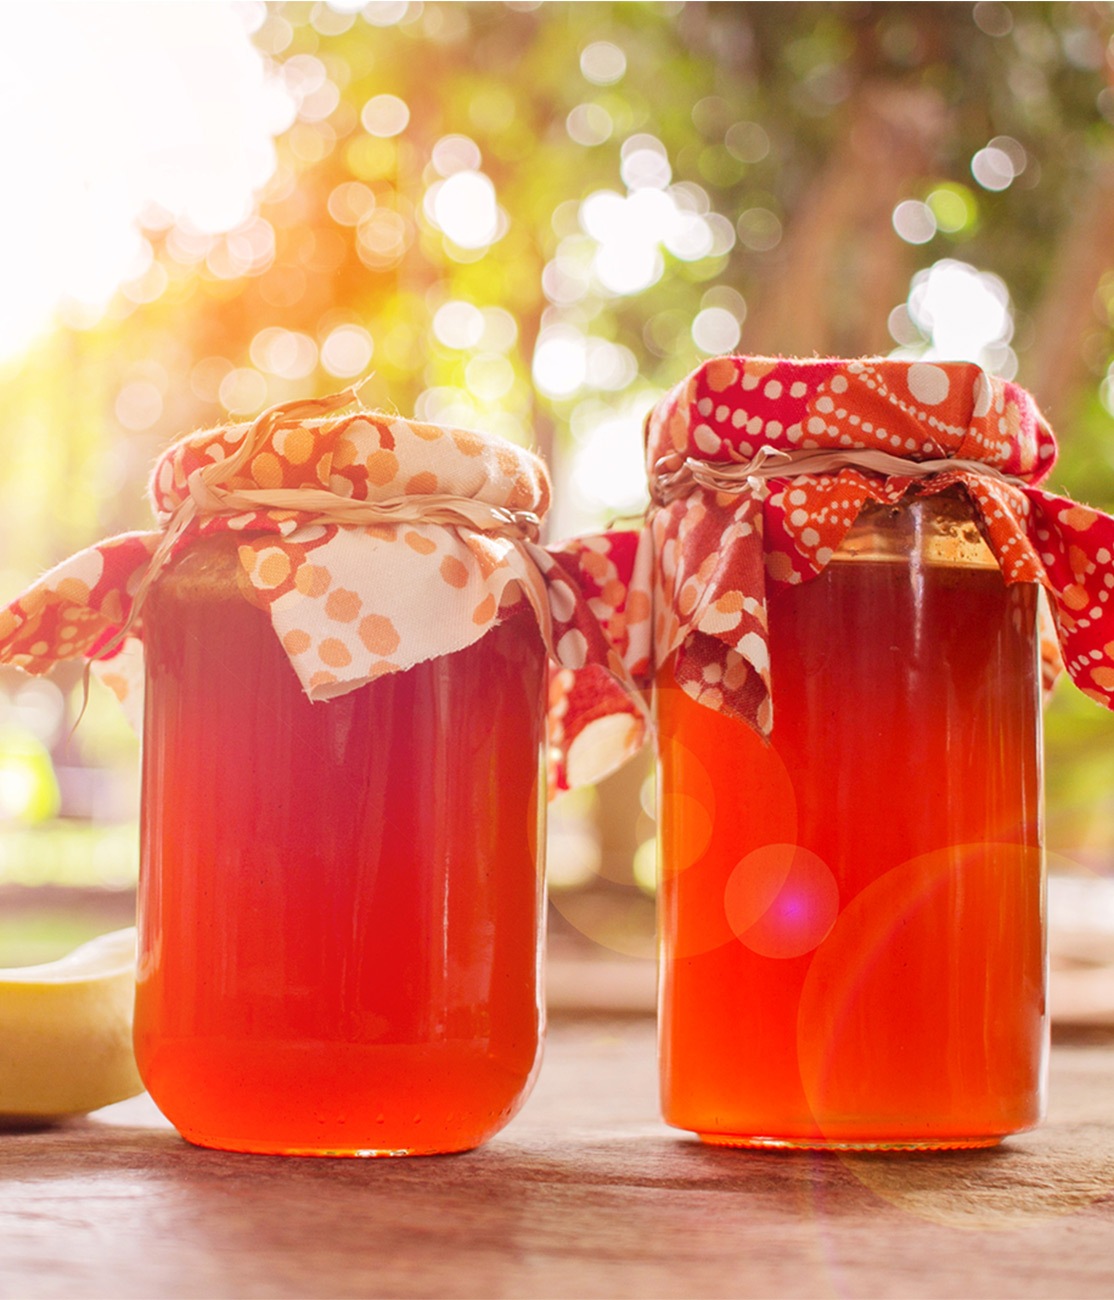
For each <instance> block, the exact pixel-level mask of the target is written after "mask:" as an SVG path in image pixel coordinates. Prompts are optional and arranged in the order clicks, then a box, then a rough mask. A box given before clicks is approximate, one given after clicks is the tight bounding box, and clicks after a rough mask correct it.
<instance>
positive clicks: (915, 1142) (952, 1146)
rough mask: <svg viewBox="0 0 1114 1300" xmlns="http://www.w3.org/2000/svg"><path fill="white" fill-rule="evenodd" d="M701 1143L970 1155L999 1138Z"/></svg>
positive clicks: (742, 1138)
mask: <svg viewBox="0 0 1114 1300" xmlns="http://www.w3.org/2000/svg"><path fill="white" fill-rule="evenodd" d="M698 1136H699V1138H700V1140H701V1142H706V1143H707V1144H708V1145H709V1146H716V1147H746V1148H749V1149H750V1150H752V1151H973V1150H981V1149H984V1148H986V1147H996V1146H998V1145H999V1144H1000V1143H1001V1141H1002V1138H1001V1136H992V1137H938V1138H935V1137H933V1138H891V1139H885V1138H823V1137H801V1138H794V1137H763V1136H760V1135H758V1134H738V1133H700V1134H698Z"/></svg>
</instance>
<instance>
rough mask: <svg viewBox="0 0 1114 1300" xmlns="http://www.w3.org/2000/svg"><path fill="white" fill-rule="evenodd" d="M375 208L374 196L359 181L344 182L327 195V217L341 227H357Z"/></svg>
mask: <svg viewBox="0 0 1114 1300" xmlns="http://www.w3.org/2000/svg"><path fill="white" fill-rule="evenodd" d="M374 207H375V195H374V194H373V193H372V192H371V190H370V189H369V188H368V187H367V186H366V185H363V184H361V183H360V182H359V181H345V182H344V183H343V184H341V185H338V186H337V187H336V188H335V189H334V190H333V192H332V193H331V194H330V195H329V216H331V217H332V219H333V220H334V221H335V222H337V223H338V225H341V226H358V225H359V224H360V222H361V221H362V220H363V219H364V218H365V217H366V216H367V214H368V213H369V212H370V211H371V210H372V208H374Z"/></svg>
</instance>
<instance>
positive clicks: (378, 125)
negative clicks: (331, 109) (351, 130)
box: [360, 95, 410, 139]
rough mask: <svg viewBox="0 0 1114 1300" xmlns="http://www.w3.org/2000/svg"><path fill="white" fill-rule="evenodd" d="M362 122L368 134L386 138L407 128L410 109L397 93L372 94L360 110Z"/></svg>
mask: <svg viewBox="0 0 1114 1300" xmlns="http://www.w3.org/2000/svg"><path fill="white" fill-rule="evenodd" d="M360 122H361V123H362V124H363V128H364V130H365V131H366V132H367V133H368V135H375V136H379V137H380V138H382V139H386V138H387V137H389V136H392V135H400V134H401V133H402V132H403V131H405V130H406V128H407V126H408V125H409V123H410V109H409V107H408V106H407V104H406V101H405V100H403V99H399V97H398V96H397V95H372V97H371V98H370V99H369V100H368V101H367V103H366V104H365V105H364V106H363V108H362V109H361V110H360Z"/></svg>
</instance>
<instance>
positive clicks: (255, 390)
mask: <svg viewBox="0 0 1114 1300" xmlns="http://www.w3.org/2000/svg"><path fill="white" fill-rule="evenodd" d="M217 396H218V398H219V400H220V404H221V405H222V406H223V407H224V409H225V410H226V411H228V412H230V413H231V414H232V415H250V414H252V413H253V412H254V411H258V410H259V409H260V408H261V407H262V406H263V405H264V404H265V403H266V401H267V381H266V380H265V379H264V378H263V376H262V375H261V374H260V373H259V371H258V370H252V369H251V368H250V367H248V366H240V367H238V368H237V369H235V370H230V371H229V372H228V374H227V375H225V377H224V378H223V379H222V380H221V384H220V389H219V391H218V394H217Z"/></svg>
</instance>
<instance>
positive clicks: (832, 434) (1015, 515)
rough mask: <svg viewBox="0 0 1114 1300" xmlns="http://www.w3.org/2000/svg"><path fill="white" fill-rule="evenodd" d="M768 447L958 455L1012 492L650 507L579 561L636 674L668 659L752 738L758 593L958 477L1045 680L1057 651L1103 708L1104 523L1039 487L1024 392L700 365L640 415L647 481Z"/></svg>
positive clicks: (990, 381) (1108, 563)
mask: <svg viewBox="0 0 1114 1300" xmlns="http://www.w3.org/2000/svg"><path fill="white" fill-rule="evenodd" d="M767 446H768V447H773V448H777V449H780V450H784V451H793V450H800V449H820V448H825V449H827V448H866V449H875V450H881V451H885V452H888V453H890V454H891V455H895V456H900V457H903V458H905V459H911V460H937V459H944V458H962V459H965V460H974V461H982V462H984V463H985V464H987V465H989V466H993V467H994V468H996V469H998V470H1000V471H1001V472H1002V473H1003V474H1006V475H1009V476H1010V477H1011V478H1014V479H1017V480H1020V482H1019V483H1012V482H1006V481H1004V480H1002V479H994V478H990V477H987V476H985V475H980V474H978V473H974V472H971V471H969V470H965V469H956V470H955V471H950V472H947V473H940V474H935V475H932V476H931V477H928V478H916V477H898V476H894V477H883V476H880V475H877V474H873V473H868V472H865V471H860V470H857V469H843V470H841V471H840V472H838V473H832V474H820V475H813V476H806V475H798V476H795V477H790V476H787V477H785V478H772V479H767V480H765V481H762V482H759V483H757V484H756V486H755V488H754V490H752V491H747V492H743V493H741V494H734V493H731V494H728V493H719V492H715V491H713V490H710V489H706V488H703V487H694V488H693V490H692V491H691V492H690V493H688V494H687V495H686V496H683V497H680V498H678V499H676V500H674V501H672V502H671V503H670V504H668V505H665V506H663V507H661V508H657V509H655V510H654V511H653V512H652V514H651V518H650V521H649V524H648V526H647V527H646V528H645V529H643V530H642V532H641V534H639V535H635V534H621V535H613V536H612V538H611V539H610V541H609V540H608V539H607V538H604V539H595V540H594V541H593V543H592V546H593V547H594V549H593V550H592V551H591V552H590V553H589V554H588V555H587V556H585V555H584V554H580V564H579V568H580V570H581V572H580V578H579V580H580V582H581V585H582V589H583V590H585V592H586V594H587V595H588V598H589V602H590V603H592V604H593V607H594V608H595V607H597V606H598V605H599V603H600V602H603V605H604V606H606V609H603V610H599V613H600V617H601V618H602V620H603V621H604V623H605V625H606V626H609V627H612V628H615V629H617V635H618V640H617V644H618V645H619V646H620V647H621V650H622V653H623V655H624V657H625V660H626V663H627V665H628V667H629V668H631V669H632V671H634V672H635V673H636V675H638V676H639V677H640V679H641V680H643V681H644V682H648V680H649V677H648V669H652V668H653V666H654V665H656V664H660V663H663V662H664V661H665V660H666V659H667V658H668V657H669V656H670V655H671V654H672V653H673V652H674V651H677V661H676V672H677V680H678V682H679V683H680V684H681V686H682V687H683V688H684V689H685V691H686V692H687V693H688V694H690V695H691V696H693V697H694V698H695V699H697V700H699V701H700V702H701V703H702V704H705V705H707V706H708V707H709V708H713V709H717V710H722V711H724V712H727V713H730V714H732V715H734V716H737V717H740V718H743V719H745V720H746V721H747V722H749V723H750V724H751V725H752V726H754V727H755V728H756V729H757V730H758V731H759V732H761V733H763V734H768V733H769V731H770V728H771V726H772V724H773V709H772V702H771V699H770V663H769V645H768V638H767V632H766V595H767V592H768V591H769V590H770V589H771V584H776V583H789V584H793V583H800V582H807V581H808V580H809V579H810V578H813V577H815V576H816V575H817V574H818V573H820V572H821V571H822V570H823V569H824V566H825V565H826V564H827V563H828V561H829V560H830V559H831V556H832V553H833V552H834V551H835V550H836V548H837V547H838V546H839V545H840V543H841V542H842V540H843V538H844V536H845V535H846V533H847V531H848V529H849V528H850V527H851V525H852V524H853V523H854V521H855V518H856V516H857V515H858V513H859V511H860V510H861V509H862V507H863V505H864V503H865V502H866V501H868V500H874V501H880V502H895V501H898V500H900V499H901V498H902V497H903V496H905V495H907V494H922V493H923V494H929V495H931V494H933V493H938V492H942V491H944V490H945V489H947V488H949V487H952V486H953V485H955V484H962V486H963V487H964V488H965V489H966V491H967V493H968V494H969V496H970V498H971V500H972V501H973V503H974V505H975V507H976V508H977V510H978V513H979V515H980V517H981V521H982V524H983V528H984V531H985V534H986V537H987V539H988V542H989V544H990V546H991V548H992V549H993V551H994V553H995V555H996V557H997V559H998V562H999V564H1000V565H1001V568H1002V572H1003V575H1004V576H1005V579H1006V581H1007V582H1039V583H1041V584H1042V585H1043V586H1044V588H1045V590H1046V592H1047V593H1048V596H1049V603H1050V606H1051V609H1052V614H1053V619H1054V622H1055V635H1054V636H1051V637H1046V638H1045V640H1044V645H1043V650H1044V665H1045V680H1046V684H1050V683H1051V681H1052V680H1053V679H1054V677H1055V674H1056V672H1057V671H1058V669H1059V666H1060V663H1061V658H1060V656H1061V654H1062V661H1063V663H1064V664H1066V667H1067V669H1068V671H1069V672H1070V673H1071V675H1072V677H1073V678H1074V680H1075V681H1076V683H1077V685H1079V686H1080V687H1081V688H1082V689H1083V690H1084V691H1085V692H1086V693H1087V694H1088V695H1090V696H1092V698H1094V699H1095V700H1097V701H1099V702H1100V703H1102V704H1105V705H1106V706H1107V707H1112V706H1114V613H1112V611H1111V593H1112V591H1114V519H1111V518H1110V517H1109V516H1107V515H1105V514H1101V513H1099V512H1098V511H1096V510H1091V509H1090V508H1088V507H1086V506H1081V505H1077V504H1075V503H1074V502H1071V501H1068V500H1065V499H1064V498H1062V497H1057V496H1053V495H1052V494H1050V493H1048V492H1045V491H1043V490H1042V489H1041V488H1040V486H1039V484H1040V483H1041V482H1042V480H1043V479H1044V478H1045V477H1046V476H1047V474H1048V473H1049V471H1050V469H1051V468H1052V464H1053V462H1054V460H1055V458H1056V450H1057V449H1056V441H1055V438H1054V436H1053V434H1052V431H1051V430H1050V429H1049V427H1048V425H1047V424H1046V423H1045V421H1044V419H1043V418H1042V417H1041V415H1040V412H1039V411H1038V410H1037V408H1036V405H1035V404H1034V402H1033V400H1032V398H1031V397H1030V396H1029V394H1028V393H1026V392H1025V391H1024V390H1023V389H1021V388H1019V387H1018V386H1017V385H1016V384H1013V383H1008V382H1006V381H1004V380H1001V379H995V378H992V377H991V376H988V375H987V374H986V373H985V372H984V371H983V370H981V369H980V368H979V367H978V366H976V365H973V364H969V363H964V362H948V363H944V362H940V363H936V362H932V363H926V362H907V361H893V360H872V359H866V360H857V361H839V360H817V361H792V360H783V359H777V358H770V357H717V358H715V359H713V360H711V361H708V362H706V363H705V364H704V365H702V366H700V367H699V368H698V369H697V370H695V371H693V373H692V374H690V375H689V376H688V377H687V378H686V379H685V380H683V381H682V382H681V383H680V384H679V385H678V386H677V387H676V388H674V389H673V391H672V392H670V393H669V394H668V395H667V396H666V397H665V398H664V399H663V400H662V401H661V402H660V403H659V404H658V405H657V406H656V407H655V409H654V410H653V412H652V413H651V415H650V418H649V420H648V421H647V429H646V459H647V465H648V467H649V469H650V471H651V472H652V471H653V468H654V466H655V465H657V463H658V462H659V461H660V460H661V459H662V458H664V457H667V456H675V457H678V456H679V457H695V458H698V459H702V460H706V461H711V462H728V463H730V462H735V463H741V462H746V461H748V460H750V459H751V458H752V457H753V456H754V455H755V454H756V453H757V452H758V451H759V449H760V448H762V447H767ZM601 557H603V558H601ZM605 559H611V560H613V561H614V563H615V568H616V570H617V573H616V580H617V582H618V585H617V586H616V587H615V588H614V591H615V593H616V594H615V595H614V597H613V598H612V597H606V596H605V595H604V588H603V586H602V585H597V584H598V582H599V579H600V578H602V577H604V576H605V575H604V568H603V562H604V560H605ZM632 605H635V606H637V607H638V608H639V609H640V610H641V609H645V608H652V609H653V611H654V612H653V619H652V626H651V627H650V628H649V629H648V631H649V634H648V635H647V629H646V628H644V627H642V628H639V627H637V626H634V627H631V626H627V624H628V623H629V614H626V611H629V610H630V609H631V608H632ZM607 610H611V611H612V613H611V614H610V615H609V614H608V612H607Z"/></svg>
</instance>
